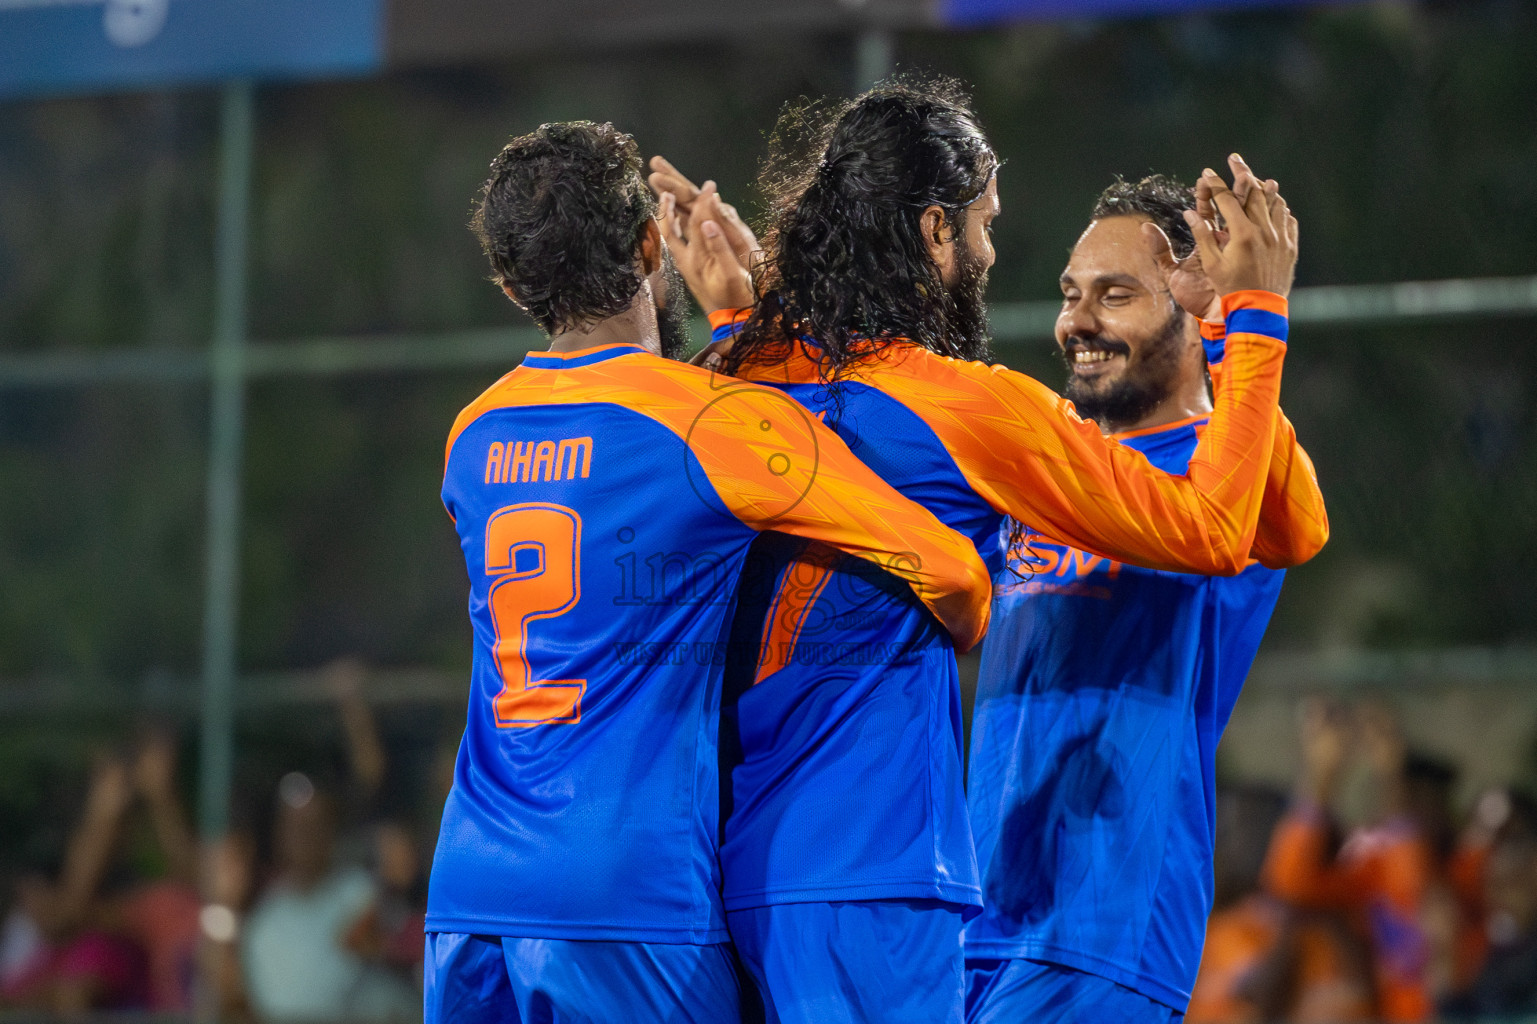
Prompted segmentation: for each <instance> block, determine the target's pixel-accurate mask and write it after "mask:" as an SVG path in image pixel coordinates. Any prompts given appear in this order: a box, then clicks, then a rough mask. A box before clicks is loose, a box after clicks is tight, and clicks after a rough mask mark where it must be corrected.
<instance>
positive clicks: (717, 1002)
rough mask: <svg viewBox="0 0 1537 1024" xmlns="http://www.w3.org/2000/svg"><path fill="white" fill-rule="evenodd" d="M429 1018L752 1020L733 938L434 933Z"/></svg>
mask: <svg viewBox="0 0 1537 1024" xmlns="http://www.w3.org/2000/svg"><path fill="white" fill-rule="evenodd" d="M425 975H426V976H425V979H424V981H425V993H424V1004H425V1006H424V1024H614V1022H616V1021H626V1022H628V1021H634V1022H636V1024H663V1022H665V1024H718V1022H721V1021H725V1022H727V1024H731V1022H735V1021H741V1020H742V1019H743V1016H742V1011H743V1006H742V1001H743V998H744V997H743V990H742V984H741V981H740V978H739V975H738V972H737V963H736V958H735V957H734V956H732V955H731V948H730V947H729V946H727V945H725V944H724V943H721V944H717V945H711V946H689V945H671V944H668V943H661V942H598V941H578V940H574V939H516V938H505V937H502V936H498V935H459V934H455V933H452V932H428V933H427V961H426V971H425ZM751 999H752V1000H753V1002H756V995H755V994H753V995H752V996H751Z"/></svg>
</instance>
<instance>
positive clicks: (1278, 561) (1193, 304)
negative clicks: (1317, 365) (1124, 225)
mask: <svg viewBox="0 0 1537 1024" xmlns="http://www.w3.org/2000/svg"><path fill="white" fill-rule="evenodd" d="M1228 166H1229V168H1231V170H1232V172H1233V195H1234V196H1235V197H1236V198H1237V199H1238V200H1239V201H1240V202H1244V201H1246V200H1247V198H1248V196H1249V193H1250V192H1252V191H1254V190H1261V191H1263V192H1265V193H1266V194H1267V195H1270V196H1276V195H1278V194H1279V193H1280V185H1279V184H1277V183H1276V182H1275V181H1274V180H1270V181H1263V182H1262V181H1260V180H1259V178H1258V177H1256V176H1255V174H1254V172H1253V171H1252V170H1251V169H1250V168H1249V165H1248V164H1246V163H1245V162H1244V160H1243V158H1242V157H1240V156H1239V155H1238V154H1237V153H1234V154H1233V155H1231V156H1230V157H1228ZM1194 212H1195V215H1196V217H1197V218H1198V219H1199V220H1201V221H1203V222H1204V223H1206V224H1207V225H1208V226H1209V227H1210V229H1211V230H1212V231H1213V232H1214V233H1215V234H1216V235H1217V236H1219V237H1220V236H1222V235H1223V234H1224V232H1223V231H1222V230H1221V229H1220V227H1219V225H1218V211H1217V207H1216V202H1215V195H1214V193H1213V191H1212V183H1211V179H1210V178H1208V177H1206V176H1204V175H1203V176H1202V177H1201V179H1200V180H1199V181H1197V182H1196V186H1195V211H1194ZM1142 233H1143V236H1144V237H1145V238H1146V239H1147V242H1148V246H1149V250H1150V252H1151V253H1152V256H1153V259H1154V260H1155V261H1156V262H1157V263H1158V266H1159V269H1160V270H1162V271H1163V275H1164V278H1165V280H1166V281H1167V282H1168V285H1169V292H1170V294H1172V295H1173V296H1174V299H1175V301H1176V302H1178V303H1179V304H1180V306H1181V307H1183V308H1184V310H1185V311H1186V312H1187V313H1190V314H1191V315H1192V316H1195V317H1196V318H1197V319H1199V320H1200V322H1201V340H1202V344H1203V345H1204V346H1205V349H1206V358H1207V364H1208V367H1209V369H1210V371H1211V376H1212V386H1213V390H1214V391H1216V392H1218V393H1220V391H1221V389H1222V378H1223V369H1224V355H1225V339H1226V333H1227V327H1226V324H1225V323H1224V322H1223V313H1222V300H1221V296H1220V295H1219V294H1218V292H1217V290H1216V288H1215V287H1214V286H1213V285H1212V282H1211V280H1210V279H1209V278H1208V277H1207V275H1206V271H1205V267H1204V265H1203V264H1202V261H1201V253H1200V251H1199V249H1197V250H1196V251H1193V252H1191V253H1189V254H1187V255H1186V256H1185V257H1184V258H1183V259H1179V258H1176V257H1175V255H1174V252H1173V248H1172V247H1171V246H1170V244H1169V239H1168V237H1167V236H1166V235H1165V234H1164V233H1163V231H1162V230H1160V229H1159V227H1158V226H1157V225H1156V224H1152V223H1148V224H1145V225H1143V227H1142ZM1293 237H1294V238H1295V227H1293ZM1328 539H1329V517H1328V514H1327V513H1326V512H1325V511H1324V502H1323V494H1322V493H1321V492H1320V491H1319V489H1318V475H1317V473H1315V472H1314V470H1313V463H1312V461H1311V460H1310V459H1309V458H1308V456H1307V453H1306V452H1305V451H1303V450H1302V447H1301V445H1299V444H1298V443H1297V432H1296V430H1295V429H1294V428H1293V427H1292V425H1291V422H1290V421H1289V420H1287V419H1286V417H1285V415H1283V414H1282V413H1281V412H1280V411H1279V410H1277V413H1276V439H1275V448H1274V450H1273V451H1272V452H1271V462H1270V471H1269V475H1268V476H1267V477H1266V480H1265V496H1264V499H1263V500H1262V501H1261V503H1260V518H1259V526H1258V528H1257V530H1256V532H1255V537H1254V549H1253V552H1252V554H1253V556H1254V557H1255V558H1257V559H1258V560H1259V561H1260V563H1261V564H1263V565H1265V566H1268V567H1270V568H1272V569H1283V568H1286V567H1288V566H1293V565H1300V564H1301V563H1303V562H1305V561H1307V560H1308V559H1309V558H1312V557H1313V556H1314V555H1315V554H1317V553H1318V551H1319V549H1321V548H1322V547H1323V546H1324V543H1325V542H1326V541H1327V540H1328Z"/></svg>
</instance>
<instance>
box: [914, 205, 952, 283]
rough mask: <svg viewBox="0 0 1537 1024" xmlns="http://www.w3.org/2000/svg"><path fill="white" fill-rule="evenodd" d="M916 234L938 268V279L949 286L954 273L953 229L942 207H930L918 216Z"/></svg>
mask: <svg viewBox="0 0 1537 1024" xmlns="http://www.w3.org/2000/svg"><path fill="white" fill-rule="evenodd" d="M918 234H919V235H920V236H921V237H922V238H923V244H924V247H925V248H927V249H928V251H929V259H931V260H933V261H934V265H935V266H936V267H938V268H939V279H940V280H941V281H943V282H945V283H946V284H949V283H950V280H951V276H952V274H953V273H954V271H955V229H954V226H953V225H952V224H950V223H949V218H947V217H946V216H945V211H944V209H943V208H942V207H938V206H930V207H928V208H927V209H925V210H924V211H923V212H922V213H920V214H919V215H918Z"/></svg>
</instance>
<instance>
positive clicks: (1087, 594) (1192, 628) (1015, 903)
mask: <svg viewBox="0 0 1537 1024" xmlns="http://www.w3.org/2000/svg"><path fill="white" fill-rule="evenodd" d="M1204 429H1209V427H1208V426H1207V421H1206V419H1205V417H1194V418H1192V419H1188V420H1182V421H1178V422H1175V423H1170V424H1165V425H1163V426H1160V427H1156V428H1153V429H1150V430H1143V431H1137V432H1135V433H1131V434H1121V435H1116V436H1115V439H1116V440H1117V441H1118V442H1119V443H1120V444H1123V445H1125V446H1126V447H1128V448H1134V449H1136V450H1138V451H1141V452H1143V453H1144V454H1145V455H1146V456H1147V457H1148V460H1149V461H1150V462H1151V463H1152V464H1153V465H1154V466H1156V467H1158V468H1160V469H1163V470H1166V471H1167V472H1170V473H1180V472H1182V471H1183V469H1184V468H1185V464H1186V462H1187V460H1188V459H1189V458H1190V455H1191V452H1193V451H1194V450H1195V447H1196V444H1197V440H1198V438H1199V436H1200V434H1201V432H1202V431H1203V430H1204ZM1268 511H1269V509H1268V507H1267V508H1266V510H1265V512H1266V514H1268ZM1008 532H1009V531H1008V530H1007V529H1006V530H1005V533H1006V534H1007V533H1008ZM1283 576H1284V571H1282V570H1273V569H1267V568H1265V567H1264V566H1262V565H1260V564H1258V563H1257V562H1256V563H1251V564H1250V565H1249V566H1248V567H1247V568H1246V569H1245V570H1244V571H1243V572H1241V573H1239V574H1238V575H1237V576H1211V575H1204V574H1195V573H1174V572H1166V571H1161V570H1153V569H1144V568H1140V567H1138V566H1135V565H1131V564H1126V563H1122V562H1118V561H1114V560H1110V559H1106V558H1102V557H1100V556H1097V555H1093V554H1090V553H1088V552H1085V551H1082V550H1080V549H1077V548H1074V547H1071V546H1068V545H1065V544H1060V543H1054V542H1052V541H1048V540H1046V539H1045V538H1042V537H1030V538H1029V539H1028V542H1027V544H1026V546H1025V547H1023V548H1018V549H1015V550H1013V551H1011V552H1010V565H1009V567H1008V568H1007V569H1006V570H1005V571H1003V572H1001V573H999V574H998V575H997V576H996V577H995V580H994V582H995V588H994V592H995V594H996V597H995V600H994V604H993V626H992V629H991V630H990V632H989V633H988V638H987V642H986V644H985V645H984V646H983V651H982V666H981V671H980V673H979V677H978V681H977V701H976V711H975V714H974V716H973V720H972V734H971V763H970V779H969V782H970V785H969V787H968V792H967V799H968V803H969V805H970V808H971V822H972V827H973V828H974V829H975V831H976V842H977V858H978V860H979V861H980V863H981V866H982V872H983V890H984V897H985V904H986V905H985V906H984V908H983V912H982V916H981V917H979V918H977V919H976V920H975V921H972V922H971V923H970V924H969V925H968V927H967V932H966V955H967V956H968V957H976V958H982V959H1011V958H1026V959H1032V960H1042V961H1046V962H1049V963H1056V964H1062V965H1064V966H1067V967H1071V968H1073V969H1075V970H1081V971H1086V972H1088V973H1090V974H1095V975H1098V976H1100V977H1104V978H1109V979H1110V980H1111V981H1114V982H1116V983H1117V984H1120V985H1124V986H1126V987H1127V988H1131V989H1134V990H1136V991H1138V992H1141V993H1143V994H1144V995H1147V996H1149V997H1151V998H1153V999H1156V1000H1158V1001H1160V1002H1163V1003H1165V1004H1167V1005H1169V1006H1172V1007H1174V1008H1176V1009H1181V1010H1183V1009H1184V1007H1185V1003H1186V1002H1187V1001H1188V1000H1189V998H1190V992H1191V987H1192V985H1193V984H1194V982H1195V978H1196V973H1197V969H1198V967H1199V965H1200V958H1201V945H1202V938H1203V936H1204V934H1205V930H1206V918H1207V915H1208V913H1209V912H1210V910H1211V901H1212V849H1213V842H1214V838H1215V821H1214V814H1215V810H1214V809H1215V781H1216V780H1215V766H1216V749H1217V742H1218V740H1219V739H1220V738H1221V735H1222V730H1223V728H1225V726H1226V725H1227V720H1228V717H1229V715H1230V714H1231V713H1232V709H1233V704H1234V702H1235V701H1236V700H1237V699H1238V693H1239V690H1240V688H1241V687H1242V685H1243V680H1244V677H1245V676H1246V675H1247V674H1248V672H1249V667H1250V665H1251V663H1252V662H1253V659H1254V655H1255V652H1256V651H1257V650H1258V649H1259V644H1260V640H1261V638H1262V637H1263V636H1264V632H1265V627H1266V625H1267V624H1268V623H1269V620H1270V614H1271V611H1272V610H1273V608H1274V607H1275V602H1276V599H1277V598H1278V597H1279V596H1280V591H1281V581H1282V577H1283Z"/></svg>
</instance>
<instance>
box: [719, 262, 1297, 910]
mask: <svg viewBox="0 0 1537 1024" xmlns="http://www.w3.org/2000/svg"><path fill="white" fill-rule="evenodd" d="M1228 308H1229V310H1230V315H1229V325H1230V327H1231V328H1232V330H1231V333H1230V335H1229V337H1228V338H1227V339H1226V343H1227V347H1228V349H1229V351H1230V354H1229V357H1228V358H1229V366H1228V368H1227V376H1226V383H1227V385H1228V386H1227V387H1225V388H1224V390H1223V392H1222V393H1221V394H1219V395H1218V398H1217V412H1216V414H1215V416H1214V417H1213V421H1212V424H1211V426H1210V427H1209V429H1207V430H1206V431H1205V432H1204V434H1203V436H1202V440H1201V444H1200V445H1199V447H1198V449H1197V450H1196V451H1195V452H1194V454H1193V455H1192V456H1191V458H1190V460H1189V465H1188V467H1187V468H1186V470H1185V471H1184V472H1182V473H1178V474H1169V473H1165V472H1163V471H1161V470H1159V469H1157V468H1155V467H1154V465H1153V464H1152V463H1150V462H1149V461H1148V459H1147V457H1146V456H1145V455H1143V454H1142V453H1141V452H1139V451H1137V450H1135V448H1133V447H1131V446H1127V445H1123V444H1120V443H1118V442H1115V441H1110V440H1107V439H1106V438H1105V437H1104V436H1103V435H1102V434H1101V432H1100V430H1099V428H1098V427H1097V426H1096V425H1095V424H1093V423H1091V422H1086V421H1084V420H1082V419H1080V418H1079V417H1078V416H1077V415H1076V413H1074V411H1073V409H1072V406H1071V404H1070V403H1068V402H1067V401H1065V400H1064V399H1062V398H1061V397H1059V396H1058V395H1056V394H1055V393H1054V392H1052V391H1051V390H1050V389H1048V388H1047V387H1045V386H1044V385H1042V384H1040V383H1039V382H1037V381H1035V380H1033V379H1031V378H1030V377H1027V376H1025V375H1023V374H1020V373H1015V372H1013V371H1011V370H1008V369H1006V368H1004V367H1001V366H988V365H985V364H982V363H976V362H966V361H963V360H958V359H951V358H946V357H942V356H939V355H936V354H934V353H933V352H930V351H928V350H926V349H924V348H922V347H920V346H917V345H914V344H911V343H907V342H904V341H901V340H892V341H888V342H885V343H883V344H881V345H880V346H878V347H874V348H872V351H871V352H869V353H868V354H867V355H865V356H864V357H862V358H860V359H858V360H856V361H855V362H854V363H852V364H851V365H849V366H846V367H844V368H842V369H841V370H840V372H839V374H838V376H837V379H836V380H835V381H833V382H829V381H827V380H826V379H825V377H826V374H825V373H824V367H823V365H822V364H821V362H820V358H819V357H820V350H819V349H817V348H816V346H815V345H814V344H812V343H811V342H809V341H806V340H798V341H796V342H794V343H792V344H790V345H789V352H788V355H787V356H786V357H785V358H784V359H782V360H776V361H773V362H766V363H763V364H759V365H747V366H744V367H743V368H742V369H741V370H740V371H739V372H740V373H741V374H742V375H743V376H745V377H747V378H748V379H751V380H754V381H757V382H759V383H764V384H769V385H771V386H773V387H776V388H779V389H780V390H782V391H784V392H786V393H787V394H789V395H791V396H793V397H794V398H795V399H796V400H797V401H798V402H800V403H802V404H803V405H805V406H806V407H807V408H808V409H811V410H812V411H814V412H815V413H816V414H817V415H818V416H820V417H823V418H825V421H826V422H827V423H828V425H829V426H831V427H833V429H835V430H836V431H837V432H838V433H839V434H840V435H841V436H842V437H843V438H844V439H845V440H846V441H847V442H848V445H849V447H850V449H852V450H853V452H854V454H855V455H857V456H858V457H859V458H860V459H862V460H863V461H864V462H865V463H866V464H867V465H869V466H870V468H872V469H873V470H875V471H876V472H877V473H878V474H879V475H880V476H882V477H883V478H884V479H886V480H887V481H888V482H890V483H891V484H892V485H893V486H895V487H896V489H897V490H899V491H901V492H902V493H903V494H904V495H906V496H908V497H910V498H912V499H914V500H915V501H917V502H918V503H919V504H921V505H923V506H924V507H926V508H928V509H930V510H931V511H933V512H934V514H935V515H936V516H938V517H939V519H940V520H941V521H943V522H945V523H946V524H947V525H949V526H952V527H954V528H955V529H956V530H958V531H959V532H960V533H961V534H963V535H965V536H966V537H968V538H970V539H971V541H972V542H973V543H974V544H975V545H976V548H977V551H978V552H979V553H980V554H981V555H982V557H983V558H984V559H986V560H987V561H988V564H989V568H990V569H992V570H994V571H997V570H999V569H1001V568H1002V563H1003V552H1002V550H1001V547H1000V545H999V542H998V537H999V529H1000V525H1001V523H1002V520H1003V518H1004V516H1006V515H1011V514H1012V515H1015V516H1017V517H1019V518H1020V519H1022V520H1023V521H1026V522H1029V523H1031V524H1032V525H1035V526H1037V527H1038V528H1039V529H1041V530H1043V531H1049V532H1050V534H1051V535H1052V536H1053V537H1055V538H1058V539H1060V540H1062V541H1064V542H1067V543H1072V544H1074V545H1076V546H1077V547H1078V548H1080V549H1081V550H1082V551H1083V552H1085V553H1086V557H1088V556H1094V557H1097V559H1098V560H1099V561H1101V562H1108V560H1110V559H1120V560H1126V561H1137V562H1139V563H1142V564H1145V565H1151V566H1154V567H1156V568H1159V569H1166V570H1183V571H1192V570H1194V571H1200V572H1208V573H1234V572H1238V571H1240V570H1242V569H1243V567H1244V565H1245V563H1246V562H1247V561H1248V557H1249V549H1250V546H1251V544H1252V543H1253V539H1254V535H1255V531H1256V529H1257V519H1258V517H1259V510H1260V505H1261V496H1262V493H1263V490H1264V483H1265V476H1266V467H1267V466H1268V464H1269V462H1270V451H1271V448H1272V446H1273V444H1274V437H1275V424H1276V409H1277V405H1276V403H1277V397H1278V392H1279V388H1280V371H1281V364H1282V360H1283V356H1284V351H1285V341H1284V338H1285V333H1286V332H1285V327H1286V319H1285V312H1286V305H1285V300H1284V299H1282V298H1281V297H1279V296H1276V295H1271V294H1269V293H1264V292H1244V293H1236V294H1234V295H1232V296H1229V297H1228ZM740 319H741V313H740V311H721V312H718V313H715V314H712V316H711V321H712V324H714V325H715V327H716V329H717V337H720V336H723V335H725V334H728V333H730V332H731V331H732V330H733V328H734V326H735V324H736V323H737V322H738V321H739V320H740ZM769 555H770V557H768V558H766V559H765V561H764V563H762V564H761V565H760V566H759V568H758V569H757V571H756V572H755V573H753V574H750V575H756V576H761V577H764V578H766V579H767V585H766V586H759V587H754V588H753V593H754V594H755V595H758V596H759V598H760V599H759V605H758V606H757V607H754V606H752V605H749V604H748V603H746V601H745V595H744V604H743V605H742V606H741V607H740V608H739V610H738V635H739V636H745V635H746V634H747V633H749V632H750V631H751V630H752V629H753V628H755V627H756V628H758V629H760V630H761V631H762V640H763V653H762V656H761V658H760V659H759V662H760V664H758V665H756V666H752V667H751V671H750V672H749V671H747V670H746V669H745V668H744V669H743V671H742V672H740V673H739V674H738V675H737V677H736V678H734V679H732V680H728V686H727V689H728V693H730V694H732V695H736V694H738V693H739V694H740V696H739V697H738V699H737V706H736V708H735V710H736V719H735V720H736V722H737V726H738V732H739V737H740V741H741V750H740V751H739V752H737V755H736V758H735V761H734V762H733V764H732V782H731V796H732V801H733V802H732V807H731V815H730V817H729V818H728V819H727V821H726V827H725V840H724V843H723V845H722V862H723V866H724V867H723V870H724V873H725V892H726V903H727V906H728V907H746V906H754V905H760V904H763V903H773V902H797V901H811V900H846V899H872V898H894V897H930V898H941V899H946V900H949V901H951V902H955V903H961V904H972V905H976V904H979V903H980V902H981V886H980V881H979V878H978V874H977V868H976V860H975V855H974V852H973V848H972V841H971V832H970V827H969V826H968V823H967V815H966V810H965V798H964V794H963V786H962V771H963V769H962V756H961V749H960V748H961V722H960V694H959V681H958V677H957V672H956V668H955V662H954V657H953V651H952V650H951V649H950V648H949V646H948V644H947V641H946V639H945V637H944V636H943V633H942V631H939V630H936V629H934V628H933V625H932V623H931V622H930V621H929V620H928V618H927V616H926V614H925V613H924V611H923V609H922V608H921V607H919V606H917V605H916V604H914V603H913V602H912V601H910V600H909V599H907V598H906V597H905V595H903V594H902V593H901V592H900V590H899V589H897V588H894V587H891V586H889V585H883V583H882V581H881V580H880V579H879V578H878V577H875V576H874V575H873V574H871V573H869V572H868V571H866V570H865V569H864V568H863V567H854V571H846V565H847V563H837V562H834V563H831V564H829V563H827V562H826V561H825V560H816V559H802V560H800V561H797V560H796V551H795V548H794V546H789V545H780V546H777V547H776V548H775V550H774V551H772V552H770V553H769ZM765 594H766V595H768V596H767V597H762V595H765ZM753 615H757V616H759V619H758V621H757V623H754V622H753V621H752V617H753ZM765 618H766V620H767V621H766V623H765V621H764V619H765Z"/></svg>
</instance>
